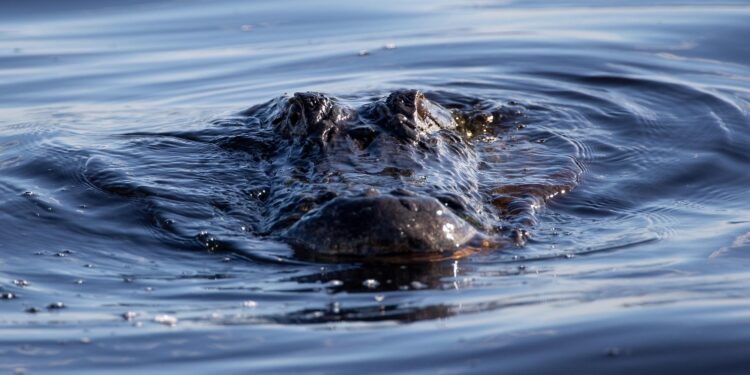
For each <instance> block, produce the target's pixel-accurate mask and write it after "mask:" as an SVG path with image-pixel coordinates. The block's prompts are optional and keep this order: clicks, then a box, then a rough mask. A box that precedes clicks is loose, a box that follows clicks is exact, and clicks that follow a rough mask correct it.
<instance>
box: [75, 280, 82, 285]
mask: <svg viewBox="0 0 750 375" xmlns="http://www.w3.org/2000/svg"><path fill="white" fill-rule="evenodd" d="M73 283H74V284H78V285H81V284H83V280H81V279H78V280H75V281H73Z"/></svg>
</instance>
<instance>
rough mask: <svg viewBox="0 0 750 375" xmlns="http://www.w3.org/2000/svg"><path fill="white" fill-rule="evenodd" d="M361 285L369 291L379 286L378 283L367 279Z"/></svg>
mask: <svg viewBox="0 0 750 375" xmlns="http://www.w3.org/2000/svg"><path fill="white" fill-rule="evenodd" d="M362 285H364V286H365V287H367V288H369V289H375V288H377V287H379V286H380V282H379V281H377V280H375V279H367V280H365V281H363V282H362Z"/></svg>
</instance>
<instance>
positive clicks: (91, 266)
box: [83, 263, 94, 268]
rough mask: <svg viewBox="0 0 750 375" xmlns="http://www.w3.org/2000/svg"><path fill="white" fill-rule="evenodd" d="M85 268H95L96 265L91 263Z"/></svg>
mask: <svg viewBox="0 0 750 375" xmlns="http://www.w3.org/2000/svg"><path fill="white" fill-rule="evenodd" d="M83 266H84V267H86V268H94V265H93V264H90V263H87V264H84V265H83Z"/></svg>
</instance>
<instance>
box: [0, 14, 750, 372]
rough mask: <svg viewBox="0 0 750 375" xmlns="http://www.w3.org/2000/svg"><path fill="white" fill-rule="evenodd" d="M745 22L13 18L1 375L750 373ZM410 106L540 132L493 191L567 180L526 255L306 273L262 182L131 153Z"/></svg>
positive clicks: (0, 109) (5, 75) (1, 68)
mask: <svg viewBox="0 0 750 375" xmlns="http://www.w3.org/2000/svg"><path fill="white" fill-rule="evenodd" d="M748 19H750V7H749V6H748V5H746V4H745V3H743V2H725V3H722V4H714V3H708V2H698V1H687V2H669V1H662V2H658V3H656V4H654V3H652V2H627V3H622V4H618V3H617V2H612V1H607V2H600V1H597V2H589V3H586V2H564V3H559V2H558V3H554V4H546V3H544V2H537V1H533V2H513V1H510V2H492V1H475V2H472V3H466V2H459V1H449V0H446V1H433V2H429V3H421V4H410V5H408V6H407V5H405V3H404V2H391V1H378V2H371V3H364V4H360V3H358V4H352V3H349V2H343V1H342V2H315V3H313V2H303V1H299V2H284V3H281V2H271V1H258V2H253V3H245V2H233V1H225V2H220V3H217V2H200V1H191V2H180V3H179V4H176V3H166V4H160V3H155V2H150V1H141V2H136V3H131V4H128V5H127V6H126V5H123V4H120V3H117V2H111V3H107V2H88V1H83V0H79V1H74V2H69V3H66V4H65V5H64V6H63V5H60V4H58V3H54V2H52V3H49V4H41V3H28V2H27V3H11V4H10V5H8V4H5V5H4V10H3V12H2V14H0V113H2V115H0V191H1V192H2V194H0V208H1V210H0V223H2V226H0V251H1V252H2V256H1V257H0V292H1V293H2V296H3V298H4V299H2V300H0V312H1V315H0V330H1V332H2V335H1V337H0V369H2V371H3V372H4V373H14V372H28V373H53V372H54V373H76V374H77V373H82V372H91V373H101V372H107V373H118V372H119V373H125V372H128V373H130V372H132V371H134V370H138V371H143V372H151V373H162V372H164V371H169V372H176V371H180V370H186V371H190V372H200V373H215V372H222V373H239V372H243V373H244V372H248V371H253V372H289V371H297V372H330V373H349V372H353V371H366V372H386V371H395V370H400V371H412V372H423V373H435V372H448V373H458V372H493V373H498V372H500V373H549V372H555V371H559V370H560V369H566V372H592V373H601V372H610V373H632V372H644V371H648V372H660V373H664V372H672V373H707V372H710V373H745V372H746V371H747V368H748V367H749V366H750V360H748V358H750V356H749V354H750V350H749V349H747V343H748V340H750V329H748V326H749V325H748V323H750V305H748V303H747V301H748V297H750V292H748V285H750V268H748V266H749V265H750V258H748V255H747V252H748V251H750V204H749V203H748V199H747V193H748V186H750V175H748V173H747V171H748V170H750V169H748V166H749V165H750V156H748V153H747V150H749V149H750V132H749V131H748V126H749V124H750V69H748V57H750V47H748V45H747V43H745V40H744V36H745V35H748V33H750V23H748V22H747V20H748ZM365 51H366V53H364V52H365ZM398 88H412V89H420V90H423V91H425V92H426V93H428V96H431V97H432V98H434V99H435V100H437V101H441V100H442V101H443V102H445V101H448V102H450V101H451V100H456V99H455V98H476V99H477V100H482V101H485V102H489V103H494V104H496V105H499V106H508V105H510V104H509V103H511V102H512V103H516V104H515V105H516V106H517V107H519V108H521V109H522V111H523V113H524V116H525V117H524V118H523V120H522V122H523V123H524V124H525V125H527V128H525V129H521V130H518V131H517V133H513V134H515V135H513V134H510V133H509V134H510V135H509V136H508V138H507V139H506V141H507V143H508V145H509V147H510V150H511V151H505V152H501V153H500V154H501V156H503V158H504V159H502V160H504V161H505V162H507V164H508V168H500V169H493V170H492V171H491V173H490V172H487V173H486V174H484V175H483V176H482V177H481V178H485V179H494V178H498V179H505V178H509V179H513V178H516V179H519V180H523V181H526V182H534V181H536V182H540V181H541V182H544V181H545V179H546V180H549V179H554V178H556V177H555V174H554V172H552V173H551V174H549V173H548V174H546V175H545V173H542V172H550V171H554V170H559V169H560V168H562V169H566V168H567V169H570V168H572V167H570V166H571V164H569V163H573V164H572V165H574V166H576V167H577V168H580V171H579V172H580V173H579V174H578V175H577V177H576V187H575V189H574V190H573V191H571V192H569V193H567V194H564V195H560V196H557V197H555V198H553V199H551V200H549V201H548V202H547V204H546V205H545V206H543V207H540V209H539V211H538V212H536V214H535V221H536V223H535V224H534V225H533V226H531V227H530V233H531V237H530V239H529V241H528V242H527V243H526V245H525V246H523V247H508V248H504V249H500V250H498V251H494V252H483V253H480V254H475V255H472V256H469V257H466V258H462V259H460V260H446V261H433V262H412V263H404V264H385V265H384V264H369V263H365V264H360V263H358V262H352V261H346V262H310V261H307V260H304V259H298V258H297V257H295V256H294V254H293V253H292V252H291V251H290V250H289V249H288V247H286V246H285V245H284V244H283V243H280V242H277V241H274V240H271V239H268V238H266V237H263V236H255V235H253V234H252V233H251V231H248V230H246V229H243V228H242V225H243V223H246V222H249V221H252V220H251V219H250V218H249V216H248V215H250V213H251V212H252V208H253V207H251V205H250V204H247V203H246V200H243V195H242V194H241V193H242V192H244V191H246V190H245V189H246V188H247V187H248V181H252V180H251V179H249V178H248V175H247V174H246V173H244V172H243V171H247V170H251V169H252V166H253V164H252V160H245V159H242V158H240V157H233V156H231V155H228V154H226V153H221V152H219V151H217V150H215V149H214V148H211V147H210V145H207V144H205V143H200V142H190V141H188V140H184V139H179V138H169V137H157V136H153V137H134V136H129V135H132V134H145V133H149V134H170V133H174V132H201V131H206V129H211V128H212V127H214V128H215V124H217V123H221V122H222V121H226V120H227V119H231V118H232V117H233V116H234V115H235V114H236V113H238V112H240V111H242V110H244V109H246V108H248V107H250V106H252V105H254V104H257V103H261V102H265V101H267V100H270V99H273V98H275V97H278V96H280V95H283V94H284V93H289V94H291V93H293V92H300V91H308V90H312V91H319V92H325V93H328V94H330V95H333V96H336V97H339V98H341V99H342V100H345V101H347V102H349V103H352V104H353V105H357V104H361V103H363V102H366V101H367V100H369V99H370V98H373V97H379V96H383V95H387V94H388V93H389V92H391V91H393V90H395V89H398ZM451 98H453V99H451ZM524 132H525V133H524ZM524 134H525V135H524ZM511 135H512V136H511ZM537 141H544V143H539V142H537ZM514 147H515V148H514ZM512 150H519V151H518V152H517V153H516V152H515V151H512ZM235 156H236V155H235ZM524 165H525V166H524ZM524 168H526V170H525V173H523V172H524ZM537 172H539V173H537ZM102 181H103V182H104V184H102ZM102 187H105V188H102ZM154 190H157V191H158V192H159V194H158V197H159V198H158V199H155V198H150V197H149V195H148V192H149V191H154ZM227 207H229V209H227ZM168 220H174V224H175V226H176V227H177V228H178V229H179V230H178V231H170V230H167V229H168V228H167V226H169V223H171V221H168ZM165 223H166V226H165ZM202 231H205V232H206V233H207V234H206V235H204V236H201V235H200V233H201V232H202ZM212 236H217V238H219V237H220V238H221V239H231V241H232V243H233V247H232V248H231V251H229V250H224V249H219V250H220V251H210V250H211V246H210V245H211V241H210V240H211V238H214V237H212ZM200 242H204V243H208V244H209V246H208V248H206V247H203V248H201V247H200V246H197V244H199V243H200ZM14 280H15V282H14ZM11 297H13V298H11ZM57 302H61V303H62V304H61V305H56V303H57ZM31 309H36V310H31Z"/></svg>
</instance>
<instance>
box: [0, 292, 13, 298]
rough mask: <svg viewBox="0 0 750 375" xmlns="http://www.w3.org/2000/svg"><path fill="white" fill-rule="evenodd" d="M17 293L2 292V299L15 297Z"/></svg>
mask: <svg viewBox="0 0 750 375" xmlns="http://www.w3.org/2000/svg"><path fill="white" fill-rule="evenodd" d="M15 298H16V295H15V294H13V293H11V292H4V293H0V299H15Z"/></svg>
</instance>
